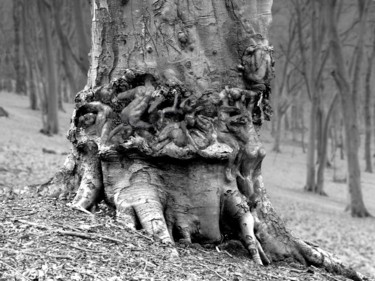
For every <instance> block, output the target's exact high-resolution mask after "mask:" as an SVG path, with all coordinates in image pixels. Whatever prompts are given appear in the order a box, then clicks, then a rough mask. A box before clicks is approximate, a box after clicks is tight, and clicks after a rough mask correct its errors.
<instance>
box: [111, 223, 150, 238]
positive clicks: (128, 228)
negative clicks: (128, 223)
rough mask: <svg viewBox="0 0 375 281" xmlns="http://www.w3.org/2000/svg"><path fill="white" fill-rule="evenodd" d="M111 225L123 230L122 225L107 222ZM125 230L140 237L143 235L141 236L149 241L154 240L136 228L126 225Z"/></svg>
mask: <svg viewBox="0 0 375 281" xmlns="http://www.w3.org/2000/svg"><path fill="white" fill-rule="evenodd" d="M109 224H110V225H111V226H114V227H117V228H119V229H122V230H125V227H123V226H120V225H116V224H114V223H111V222H110V223H109ZM126 230H129V231H130V232H131V233H134V234H136V235H138V236H140V237H143V238H145V239H147V240H149V241H151V242H155V240H154V239H152V238H151V237H148V236H146V235H143V234H142V233H140V232H139V231H137V230H135V229H131V228H130V227H126Z"/></svg>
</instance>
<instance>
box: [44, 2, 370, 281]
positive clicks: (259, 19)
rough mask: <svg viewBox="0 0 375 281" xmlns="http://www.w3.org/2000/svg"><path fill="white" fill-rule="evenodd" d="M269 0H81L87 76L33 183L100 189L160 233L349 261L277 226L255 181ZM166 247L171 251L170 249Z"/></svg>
mask: <svg viewBox="0 0 375 281" xmlns="http://www.w3.org/2000/svg"><path fill="white" fill-rule="evenodd" d="M271 5H272V1H260V0H259V1H201V2H195V3H192V2H190V1H183V0H181V1H161V0H159V1H117V0H111V1H110V0H108V1H105V0H95V1H93V25H92V50H91V68H90V71H89V81H88V86H87V87H86V88H85V89H84V90H83V91H81V92H79V93H78V94H77V96H76V108H75V110H74V112H73V116H72V121H71V127H70V130H69V132H68V139H69V140H70V141H71V143H72V145H73V148H72V153H71V154H70V155H69V156H68V157H67V159H66V162H65V164H64V167H63V168H62V169H61V170H60V171H59V172H58V173H57V174H56V175H55V177H54V178H52V179H51V180H50V181H49V182H47V183H46V184H43V185H41V186H39V189H38V191H39V193H41V194H46V195H50V196H52V195H53V196H59V197H68V196H69V194H73V195H74V199H73V201H72V203H71V206H72V207H73V208H76V209H79V210H82V211H84V212H89V211H90V210H91V209H92V208H93V207H94V206H95V205H96V204H97V203H98V202H100V201H101V200H102V199H104V200H105V202H107V203H108V204H110V205H112V206H114V207H115V208H116V214H117V220H118V222H120V223H122V224H124V225H126V226H127V227H129V228H133V229H140V228H143V229H145V230H146V231H147V232H149V233H150V234H151V235H153V236H154V237H156V238H158V239H160V240H161V241H162V242H164V243H168V244H173V243H174V242H175V241H180V240H182V241H184V242H187V243H189V242H192V241H193V242H194V241H196V242H200V243H219V242H221V241H222V240H223V239H226V238H228V237H231V238H237V239H240V240H241V241H242V242H243V245H244V247H245V248H246V249H247V250H248V252H249V255H250V257H251V258H252V259H253V260H254V261H255V262H256V263H258V264H269V263H271V262H277V261H290V262H299V263H302V264H304V265H315V266H319V267H324V268H326V269H327V270H329V271H330V272H335V273H338V274H343V275H345V276H347V277H349V278H352V279H353V280H364V279H363V277H362V276H361V275H360V274H359V273H357V272H356V271H354V270H353V269H351V268H349V267H347V266H345V265H343V264H342V263H341V262H340V261H339V260H338V259H337V258H335V257H334V256H333V255H331V254H330V253H327V252H325V251H323V250H322V249H320V248H319V247H317V246H315V245H312V244H310V243H307V242H304V241H303V240H301V239H299V238H296V237H294V236H292V235H291V233H290V232H289V231H287V230H286V228H285V226H284V224H283V222H282V221H281V220H280V218H279V217H278V215H277V214H276V212H275V211H274V209H273V207H272V205H271V202H270V201H269V199H268V197H267V194H266V191H265V188H264V185H263V179H262V173H261V164H262V160H263V158H264V156H265V150H264V148H263V147H262V144H261V142H260V139H259V130H260V127H261V125H262V122H263V120H269V118H270V117H271V113H272V110H271V107H270V103H269V101H270V97H271V88H270V82H271V79H272V77H273V48H272V47H271V46H270V45H269V43H268V40H267V30H268V26H269V23H270V21H271V14H270V10H271ZM173 253H174V254H176V252H173Z"/></svg>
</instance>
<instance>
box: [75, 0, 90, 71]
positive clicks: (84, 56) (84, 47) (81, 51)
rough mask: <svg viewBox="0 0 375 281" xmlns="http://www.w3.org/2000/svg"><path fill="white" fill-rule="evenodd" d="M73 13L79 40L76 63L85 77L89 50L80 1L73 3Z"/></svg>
mask: <svg viewBox="0 0 375 281" xmlns="http://www.w3.org/2000/svg"><path fill="white" fill-rule="evenodd" d="M73 11H74V17H75V22H76V25H75V26H76V28H77V29H76V32H77V37H78V40H79V44H78V61H79V66H80V69H81V71H82V72H83V73H84V74H85V75H86V73H87V71H88V70H89V58H88V52H89V50H90V46H89V45H88V44H89V41H90V40H89V39H88V38H87V35H86V30H85V25H84V22H83V15H82V1H73Z"/></svg>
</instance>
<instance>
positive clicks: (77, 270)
mask: <svg viewBox="0 0 375 281" xmlns="http://www.w3.org/2000/svg"><path fill="white" fill-rule="evenodd" d="M65 269H66V270H69V271H75V272H78V273H79V274H82V275H88V276H91V277H93V278H95V280H103V281H104V279H102V278H100V277H99V276H97V275H94V274H91V273H89V272H84V271H82V270H80V269H78V268H76V267H67V266H66V267H65Z"/></svg>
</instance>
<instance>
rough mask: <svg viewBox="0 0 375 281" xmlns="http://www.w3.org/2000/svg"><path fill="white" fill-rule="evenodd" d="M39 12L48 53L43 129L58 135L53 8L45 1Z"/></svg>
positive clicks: (40, 2) (44, 131)
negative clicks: (45, 109)
mask: <svg viewBox="0 0 375 281" xmlns="http://www.w3.org/2000/svg"><path fill="white" fill-rule="evenodd" d="M37 3H38V12H39V17H40V21H41V24H42V30H43V37H44V48H45V51H46V61H45V63H46V69H45V72H44V73H45V77H46V80H47V81H46V83H47V97H46V98H47V122H46V125H47V126H46V127H45V128H43V133H45V134H48V135H49V134H57V133H58V132H59V123H58V120H59V119H58V92H57V91H58V90H57V81H56V79H57V76H56V75H57V73H56V67H55V66H56V65H55V62H54V54H53V46H52V34H51V28H50V15H51V11H50V8H51V7H47V4H46V3H45V2H44V1H38V2H37Z"/></svg>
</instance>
